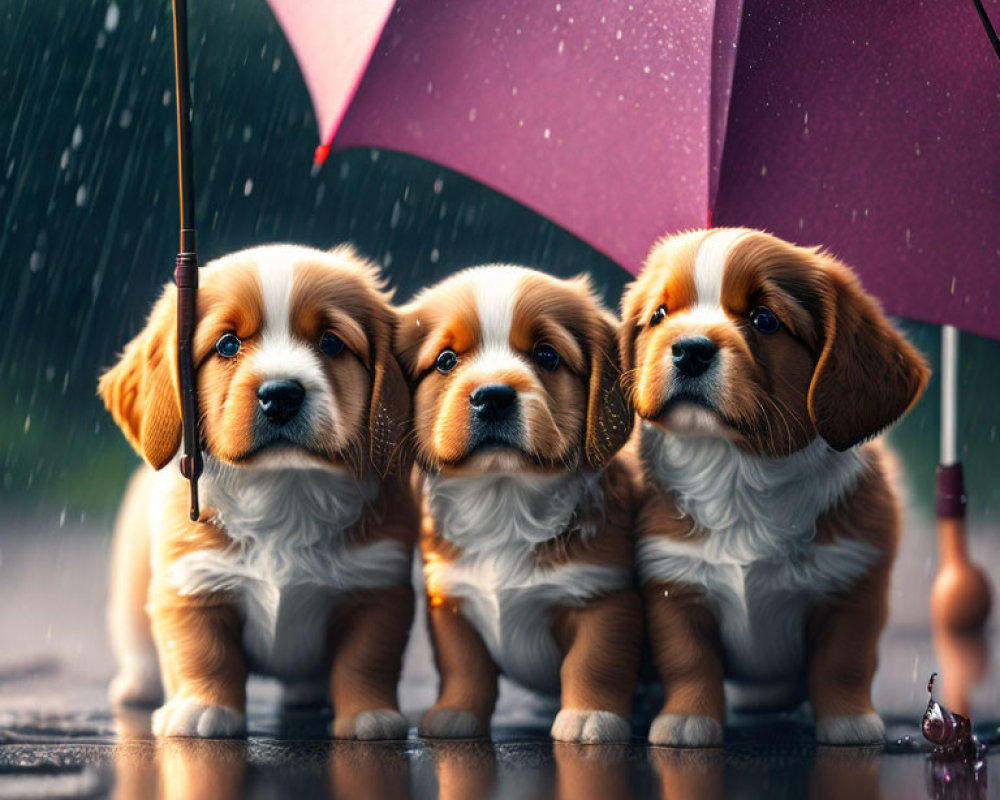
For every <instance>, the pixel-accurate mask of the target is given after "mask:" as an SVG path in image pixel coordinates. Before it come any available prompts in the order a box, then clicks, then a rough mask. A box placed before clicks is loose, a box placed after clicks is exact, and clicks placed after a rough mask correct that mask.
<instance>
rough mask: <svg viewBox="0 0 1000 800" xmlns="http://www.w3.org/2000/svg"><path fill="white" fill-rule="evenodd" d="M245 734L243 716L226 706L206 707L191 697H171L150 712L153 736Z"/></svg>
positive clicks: (224, 735)
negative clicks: (151, 713)
mask: <svg viewBox="0 0 1000 800" xmlns="http://www.w3.org/2000/svg"><path fill="white" fill-rule="evenodd" d="M245 733H246V717H245V716H244V715H243V714H241V713H240V712H239V711H235V710H234V709H231V708H226V706H207V705H204V704H203V703H200V702H199V701H198V700H196V699H195V698H193V697H175V698H173V699H172V700H169V701H167V703H166V704H164V705H163V706H161V707H160V708H158V709H157V710H156V711H155V712H153V734H154V735H156V736H161V737H162V736H197V737H200V738H202V739H214V738H219V739H231V738H234V737H238V736H243V735H244V734H245Z"/></svg>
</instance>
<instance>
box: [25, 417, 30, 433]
mask: <svg viewBox="0 0 1000 800" xmlns="http://www.w3.org/2000/svg"><path fill="white" fill-rule="evenodd" d="M30 430H31V414H28V415H27V416H26V417H25V418H24V432H25V433H27V432H28V431H30Z"/></svg>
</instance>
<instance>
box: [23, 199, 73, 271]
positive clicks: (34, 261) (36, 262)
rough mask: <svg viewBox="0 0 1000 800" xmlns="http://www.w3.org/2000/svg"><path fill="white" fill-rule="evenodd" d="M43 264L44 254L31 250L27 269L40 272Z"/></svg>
mask: <svg viewBox="0 0 1000 800" xmlns="http://www.w3.org/2000/svg"><path fill="white" fill-rule="evenodd" d="M77 205H79V204H77ZM44 266H45V256H43V255H42V254H41V252H40V251H38V250H32V252H31V256H30V257H29V258H28V271H29V272H33V273H34V272H41V269H42V267H44Z"/></svg>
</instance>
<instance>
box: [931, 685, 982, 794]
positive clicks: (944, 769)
mask: <svg viewBox="0 0 1000 800" xmlns="http://www.w3.org/2000/svg"><path fill="white" fill-rule="evenodd" d="M936 677H937V673H936V672H935V673H933V674H932V675H931V678H930V680H929V681H928V682H927V693H928V694H929V695H930V697H929V699H928V700H927V710H926V711H925V712H924V718H923V720H922V721H921V723H920V730H921V732H922V733H923V735H924V738H925V739H926V740H927V741H928V742H930V743H931V744H933V745H934V750H933V751H932V752H931V755H930V756H929V757H928V759H927V772H926V777H927V792H928V794H929V795H930V796H931V797H932V798H934V800H985V798H986V760H985V755H986V747H985V745H982V744H980V742H979V741H978V740H977V739H976V737H975V735H974V734H973V732H972V720H971V719H969V717H965V716H963V715H961V714H956V713H955V712H953V711H951V710H949V709H948V708H947V707H946V706H943V705H941V704H940V703H939V702H937V700H935V699H934V679H935V678H936Z"/></svg>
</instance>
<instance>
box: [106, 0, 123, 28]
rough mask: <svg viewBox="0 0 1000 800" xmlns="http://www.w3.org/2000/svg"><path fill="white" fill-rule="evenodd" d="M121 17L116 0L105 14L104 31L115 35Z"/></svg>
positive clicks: (113, 0) (112, 0)
mask: <svg viewBox="0 0 1000 800" xmlns="http://www.w3.org/2000/svg"><path fill="white" fill-rule="evenodd" d="M121 16H122V15H121V10H120V9H119V8H118V3H116V2H115V0H111V4H110V5H109V6H108V10H107V11H106V12H105V14H104V30H106V31H107V32H108V33H114V31H115V29H116V28H117V27H118V22H119V20H120V19H121Z"/></svg>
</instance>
